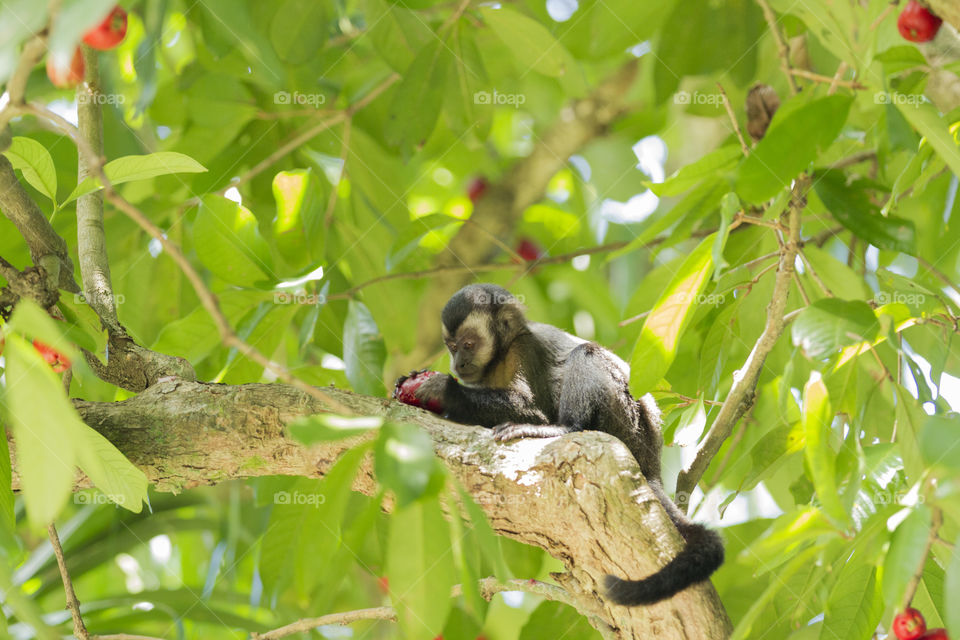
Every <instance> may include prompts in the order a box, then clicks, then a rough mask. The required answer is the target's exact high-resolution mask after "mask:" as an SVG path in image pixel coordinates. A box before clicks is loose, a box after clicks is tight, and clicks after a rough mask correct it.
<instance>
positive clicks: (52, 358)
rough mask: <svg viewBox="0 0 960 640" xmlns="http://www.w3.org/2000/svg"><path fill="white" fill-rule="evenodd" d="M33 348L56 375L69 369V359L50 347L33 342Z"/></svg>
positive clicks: (36, 341)
mask: <svg viewBox="0 0 960 640" xmlns="http://www.w3.org/2000/svg"><path fill="white" fill-rule="evenodd" d="M33 348H34V349H36V350H37V352H38V353H39V354H40V356H41V357H42V358H43V359H44V361H45V362H46V363H47V364H49V365H50V366H51V367H53V370H54V371H55V372H56V373H63V372H64V371H66V370H67V369H69V368H70V359H69V358H68V357H67V356H65V355H63V354H62V353H60V352H59V351H57V350H56V349H54V348H53V347H51V346H50V345H48V344H44V343H43V342H40V341H39V340H34V341H33Z"/></svg>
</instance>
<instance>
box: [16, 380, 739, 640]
mask: <svg viewBox="0 0 960 640" xmlns="http://www.w3.org/2000/svg"><path fill="white" fill-rule="evenodd" d="M325 392H326V393H329V394H331V395H332V396H333V397H334V398H336V399H337V400H338V401H339V402H342V403H343V404H344V405H346V406H348V407H350V408H352V409H353V410H355V411H356V412H357V413H359V414H367V415H382V416H384V417H386V418H387V419H389V420H393V421H397V422H409V423H414V424H417V425H419V426H421V427H423V428H424V429H426V430H427V431H428V432H429V433H430V434H431V436H432V437H433V439H434V441H435V443H436V450H437V454H438V455H439V457H440V458H441V459H442V460H443V461H444V463H445V464H446V465H447V467H448V468H449V469H450V470H451V472H453V473H454V474H455V475H456V476H457V478H458V479H459V480H460V481H461V482H462V483H463V486H465V487H466V488H467V490H468V491H470V493H471V494H472V495H473V497H474V499H475V500H476V501H477V502H478V503H479V504H480V505H481V506H482V507H483V508H484V510H485V511H486V513H487V515H488V517H489V518H490V521H491V523H492V524H493V527H494V529H496V530H497V531H498V532H499V533H501V534H503V535H506V536H509V537H511V538H515V539H517V540H520V541H522V542H526V543H529V544H533V545H536V546H538V547H541V548H543V549H545V550H547V551H548V552H549V553H550V554H551V555H553V556H554V557H556V558H559V559H560V560H562V561H563V563H564V564H565V566H566V568H567V573H565V574H563V575H559V576H558V580H559V581H560V583H561V584H562V585H563V586H564V587H565V588H567V589H568V590H569V591H570V593H571V595H572V597H573V598H574V599H576V600H577V601H578V603H580V604H582V606H581V607H580V608H581V610H585V611H591V612H593V613H594V614H595V615H596V616H597V617H599V618H600V619H602V620H604V621H606V622H607V623H608V624H610V625H611V626H613V627H614V628H616V629H617V630H618V633H619V637H622V638H630V639H638V638H673V639H678V640H679V639H681V638H690V639H693V638H696V639H697V640H716V639H721V638H727V637H729V634H730V630H731V629H730V622H729V619H728V618H727V615H726V612H725V611H724V609H723V606H722V604H721V603H720V600H719V598H718V596H717V594H716V592H715V591H714V589H713V586H712V585H710V584H709V583H705V584H703V585H699V586H696V587H693V588H691V589H688V590H687V591H685V592H683V593H681V594H679V595H677V596H676V597H674V598H672V599H670V600H668V601H666V602H663V603H660V604H658V605H654V606H651V607H634V608H626V607H618V606H614V605H611V604H609V603H607V602H606V601H605V600H604V599H603V598H602V596H601V594H602V587H601V585H602V581H603V577H604V575H605V574H606V573H615V574H617V575H620V576H627V577H632V578H639V577H643V576H646V575H648V574H650V573H653V572H654V571H656V570H657V569H659V568H660V567H661V566H662V565H663V564H665V563H666V562H667V561H668V560H669V559H670V558H672V557H673V556H674V555H675V554H676V553H677V551H678V549H679V548H680V546H681V544H682V541H681V539H680V537H679V535H678V534H677V532H676V530H675V529H674V528H673V525H672V524H671V523H670V521H669V520H668V519H667V517H666V514H665V513H664V511H663V508H662V507H661V506H660V504H659V502H657V499H656V498H655V497H654V496H653V494H652V493H651V492H650V490H649V488H648V487H647V484H646V482H645V481H644V479H643V477H642V475H641V474H640V472H639V469H638V468H637V465H636V462H635V461H634V459H633V457H632V456H631V455H630V453H629V452H628V451H627V449H626V447H624V446H623V445H622V444H621V443H620V442H619V441H617V440H616V439H614V438H613V437H612V436H609V435H607V434H603V433H599V432H586V433H578V434H574V435H570V436H565V437H562V438H551V439H545V440H522V441H518V442H515V443H511V444H507V445H502V444H497V443H495V442H493V440H492V438H491V437H490V435H489V431H488V430H486V429H483V428H480V427H469V426H464V425H459V424H454V423H451V422H447V421H445V420H442V419H440V418H438V417H436V416H434V415H432V414H428V413H426V412H424V411H421V410H419V409H414V408H412V407H408V406H406V405H402V404H399V403H397V402H394V401H391V400H386V399H383V398H372V397H368V396H361V395H357V394H353V393H350V392H346V391H341V390H338V389H333V388H328V389H325ZM76 405H77V408H78V410H79V411H80V415H81V416H82V417H83V419H84V420H85V421H86V423H87V424H89V425H90V426H91V427H93V428H95V429H96V430H98V431H99V432H100V433H102V434H104V435H105V436H106V437H107V438H108V439H109V440H110V441H111V442H113V443H114V444H115V445H116V446H117V447H118V448H119V449H120V450H121V451H122V452H123V453H124V454H126V455H127V456H128V457H129V458H130V459H131V460H132V461H133V462H134V464H136V465H138V466H139V467H140V468H141V469H143V470H144V472H145V473H146V474H147V476H148V477H149V478H150V480H151V482H153V483H154V484H155V485H156V487H157V488H158V489H160V490H164V491H180V490H183V489H187V488H190V487H194V486H198V485H204V484H215V483H217V482H221V481H225V480H229V479H232V478H243V477H250V476H258V475H268V474H286V475H304V476H314V477H316V476H321V475H323V474H324V473H325V472H326V471H327V469H329V468H330V466H331V465H332V464H333V462H334V461H335V460H336V459H337V457H338V456H339V455H340V454H341V453H342V452H343V451H344V450H345V449H346V448H348V447H349V446H352V445H353V444H355V442H356V441H344V442H336V443H328V444H325V445H318V446H316V447H312V448H310V449H307V448H305V447H302V446H300V445H299V444H297V443H295V442H293V441H291V440H289V439H288V438H287V437H286V436H285V424H286V423H287V422H289V421H290V420H292V419H293V418H296V417H298V416H302V415H306V414H310V413H314V412H317V411H318V410H319V402H318V401H317V400H315V399H313V398H311V397H310V396H309V395H307V394H306V393H304V392H302V391H300V390H297V389H295V388H293V387H290V386H287V385H275V384H274V385H270V384H247V385H238V386H232V385H217V384H205V383H198V382H186V381H182V380H170V381H164V382H161V383H159V384H157V385H155V386H153V387H150V388H149V389H147V390H146V391H145V392H143V393H141V394H140V395H138V396H136V397H135V398H132V399H130V400H126V401H124V402H117V403H107V402H85V401H77V402H76ZM14 482H15V484H16V482H17V481H16V478H15V479H14ZM79 484H80V485H82V484H83V481H81V482H80V483H79ZM374 487H375V480H374V478H373V475H372V468H371V465H369V464H368V465H366V466H365V467H364V468H363V470H362V471H361V473H360V475H359V477H358V479H357V482H356V487H355V488H356V489H357V490H360V491H364V492H370V491H373V489H374Z"/></svg>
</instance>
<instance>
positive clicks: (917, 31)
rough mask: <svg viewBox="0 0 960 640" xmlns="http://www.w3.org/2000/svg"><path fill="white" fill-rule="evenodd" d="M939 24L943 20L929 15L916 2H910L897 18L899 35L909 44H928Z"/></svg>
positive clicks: (911, 0)
mask: <svg viewBox="0 0 960 640" xmlns="http://www.w3.org/2000/svg"><path fill="white" fill-rule="evenodd" d="M941 24H943V20H941V19H940V18H938V17H937V16H935V15H933V14H932V13H930V12H929V11H928V10H927V8H926V7H924V6H923V5H922V4H920V3H919V2H917V0H910V2H908V3H907V6H906V8H905V9H904V10H903V11H901V12H900V17H899V18H897V29H899V30H900V35H901V36H903V37H904V38H906V39H907V40H909V41H910V42H930V41H931V40H933V38H934V36H936V35H937V31H939V30H940V25H941Z"/></svg>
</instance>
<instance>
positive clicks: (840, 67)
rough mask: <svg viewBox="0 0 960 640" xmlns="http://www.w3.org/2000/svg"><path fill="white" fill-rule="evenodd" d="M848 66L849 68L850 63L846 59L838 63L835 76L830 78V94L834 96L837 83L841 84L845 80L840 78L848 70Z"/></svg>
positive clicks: (828, 90)
mask: <svg viewBox="0 0 960 640" xmlns="http://www.w3.org/2000/svg"><path fill="white" fill-rule="evenodd" d="M848 68H849V65H848V64H847V61H846V60H841V61H840V64H839V65H837V70H836V71H835V72H834V74H833V77H832V78H831V79H830V88H829V89H827V95H828V96H832V95H833V94H834V93H836V92H837V85H840V84H841V83H843V82H844V81H843V80H841V79H840V78H842V77H843V74H845V73H846V72H847V69H848ZM864 88H866V87H864Z"/></svg>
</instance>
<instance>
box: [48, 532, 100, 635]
mask: <svg viewBox="0 0 960 640" xmlns="http://www.w3.org/2000/svg"><path fill="white" fill-rule="evenodd" d="M47 535H48V536H49V538H50V544H51V545H52V546H53V554H54V555H55V556H57V566H58V567H60V578H61V579H62V580H63V591H64V593H65V594H66V597H67V609H69V610H70V616H71V617H72V618H73V635H75V636H76V637H77V638H79V639H80V640H90V634H89V633H88V632H87V627H86V626H85V625H84V624H83V618H82V617H80V602H79V601H78V600H77V594H76V592H75V591H74V590H73V581H72V580H70V573H69V572H68V571H67V562H66V560H64V558H63V547H61V546H60V536H58V535H57V528H56V527H55V526H54V525H53V523H52V522H51V523H50V524H49V525H47Z"/></svg>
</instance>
